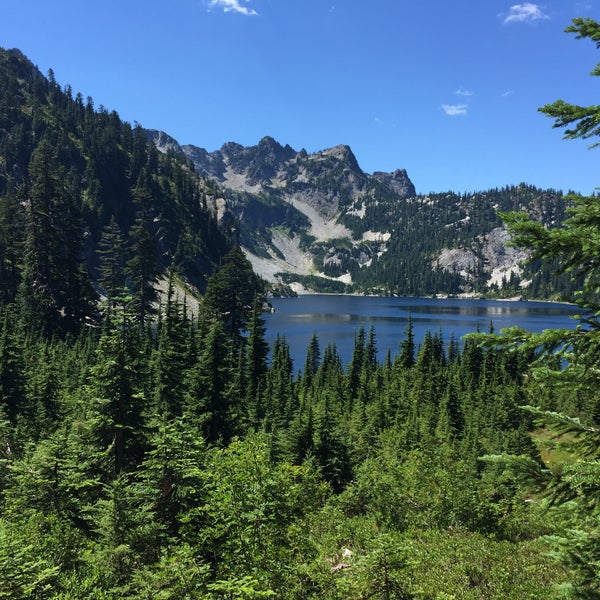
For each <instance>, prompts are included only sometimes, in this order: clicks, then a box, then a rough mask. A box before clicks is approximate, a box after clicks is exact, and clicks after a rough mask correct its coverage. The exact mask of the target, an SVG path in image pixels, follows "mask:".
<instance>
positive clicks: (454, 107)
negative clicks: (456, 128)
mask: <svg viewBox="0 0 600 600" xmlns="http://www.w3.org/2000/svg"><path fill="white" fill-rule="evenodd" d="M467 108H468V107H467V105H466V104H442V110H443V111H444V112H445V113H446V114H447V115H448V116H449V117H456V116H457V115H466V114H467Z"/></svg>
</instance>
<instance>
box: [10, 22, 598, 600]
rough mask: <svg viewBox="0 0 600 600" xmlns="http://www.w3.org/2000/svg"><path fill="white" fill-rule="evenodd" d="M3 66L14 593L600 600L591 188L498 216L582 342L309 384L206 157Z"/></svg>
mask: <svg viewBox="0 0 600 600" xmlns="http://www.w3.org/2000/svg"><path fill="white" fill-rule="evenodd" d="M571 31H574V32H575V33H577V34H578V35H579V36H580V37H590V38H591V39H593V40H596V39H598V37H599V35H600V25H598V24H596V23H594V22H590V21H587V20H576V21H574V25H573V27H572V28H571ZM0 58H1V61H2V62H1V65H2V69H1V70H0V73H1V74H2V75H1V76H2V80H1V81H0V83H1V85H0V91H1V92H2V103H1V104H0V148H1V154H0V156H1V157H2V163H1V164H0V207H1V212H0V251H1V269H2V271H1V279H0V281H1V289H0V598H11V599H31V598H35V599H46V598H48V599H50V598H52V599H57V600H59V599H60V600H65V599H81V600H83V599H86V600H87V599H89V598H94V599H99V600H102V599H115V600H116V599H121V598H133V599H140V600H141V599H173V600H175V599H190V600H191V599H198V600H209V599H210V600H217V599H257V598H281V599H290V600H291V599H294V600H299V599H308V598H313V599H326V600H327V599H329V600H349V599H354V600H367V599H376V598H378V599H383V600H390V599H419V600H451V599H461V600H462V599H464V600H471V599H472V600H475V599H484V598H485V599H498V600H500V599H502V600H510V599H514V600H522V599H524V598H529V599H539V598H566V597H577V598H598V597H600V584H599V581H600V572H599V567H598V565H599V562H598V557H599V556H600V547H599V540H600V535H599V530H600V528H599V525H598V523H599V517H600V515H599V507H600V486H599V484H598V482H599V481H600V477H599V462H598V456H599V448H600V441H599V440H600V432H599V429H598V426H599V423H600V401H599V396H598V389H599V385H600V381H599V379H598V373H599V372H600V371H599V368H600V365H599V358H598V357H599V356H600V353H599V352H598V339H597V338H598V331H599V329H600V327H599V324H598V319H597V317H596V316H595V315H598V314H600V312H599V311H600V305H599V304H598V262H597V257H598V248H600V230H599V228H598V220H597V198H596V197H592V198H581V197H573V198H571V206H572V208H571V212H570V213H569V215H568V218H567V219H566V220H565V222H564V225H563V226H562V227H554V228H548V227H545V226H544V225H543V224H542V223H540V222H539V221H538V220H535V219H531V218H530V216H528V214H527V213H523V212H512V213H510V214H506V215H505V219H506V222H507V223H508V225H509V227H510V231H511V233H512V234H513V235H514V236H515V240H516V242H517V243H518V244H520V245H521V246H523V247H525V248H527V249H529V250H530V251H531V252H533V257H534V259H535V260H539V261H546V262H545V264H550V263H551V262H554V263H555V264H556V265H557V269H558V270H556V271H555V274H556V276H558V275H560V274H566V276H567V277H569V278H571V279H572V280H573V281H578V282H580V286H579V287H578V288H577V290H576V291H577V292H578V294H577V298H578V301H579V302H580V304H581V307H582V315H583V316H582V321H581V324H580V326H579V327H577V328H575V327H574V328H573V330H572V331H548V332H544V333H542V334H535V335H533V334H529V333H528V332H526V331H522V330H517V329H511V330H508V331H505V332H500V333H499V332H492V331H490V332H479V333H477V334H473V335H472V336H471V337H469V338H468V339H466V340H463V341H462V342H461V343H459V341H458V340H455V339H452V338H450V339H446V338H444V335H443V332H430V333H429V334H428V335H427V336H426V337H425V339H424V341H423V343H422V344H420V345H418V346H417V345H416V344H415V340H414V336H413V329H412V323H411V322H410V321H409V322H408V323H407V327H406V331H405V335H404V337H403V339H399V340H398V345H399V350H400V351H399V353H398V356H397V357H396V358H395V359H394V360H392V359H391V357H390V356H389V355H388V356H379V355H378V352H377V332H376V331H375V330H369V331H366V330H364V329H361V330H359V331H357V332H356V337H355V344H354V353H353V356H352V360H351V362H350V364H349V365H348V367H347V368H346V367H343V366H342V364H341V361H340V358H339V355H338V353H337V350H336V348H335V346H333V345H328V346H327V347H325V348H322V347H321V346H320V343H319V339H318V336H317V335H315V336H313V339H312V340H311V343H310V345H309V347H308V348H307V352H306V359H305V361H304V363H303V364H302V365H293V364H292V362H291V360H290V355H289V347H288V344H287V342H286V340H285V338H283V337H279V338H278V339H277V340H276V342H275V344H274V347H273V348H271V349H269V348H268V347H267V344H266V343H265V330H264V322H263V319H262V300H263V296H264V289H263V282H262V281H261V280H260V279H258V278H257V276H256V275H255V273H254V272H253V270H252V268H251V264H250V262H249V261H248V260H247V258H246V257H245V255H244V253H243V252H242V250H241V249H240V248H239V247H238V246H237V245H234V244H232V243H231V242H230V241H229V240H228V238H227V237H226V236H225V234H224V233H223V232H222V231H221V230H219V229H218V228H217V227H216V220H215V218H214V217H213V216H212V215H211V213H210V211H207V210H205V207H204V194H206V195H209V192H210V190H211V189H212V188H211V187H210V185H209V184H208V183H206V182H204V181H203V180H202V179H200V178H199V177H197V176H196V175H195V174H194V171H193V169H192V167H191V165H190V164H189V163H187V162H185V161H182V160H181V158H180V157H178V156H174V155H173V154H169V153H167V154H165V155H160V154H158V152H157V151H156V150H155V149H153V148H152V147H150V146H148V145H147V143H146V140H145V135H144V134H143V132H142V131H141V130H140V129H139V128H137V127H135V128H131V127H130V126H129V125H127V124H125V123H123V122H121V121H120V119H119V118H118V116H117V115H116V113H108V112H107V111H105V110H103V109H99V110H95V109H94V108H93V105H92V102H91V100H88V101H87V102H86V103H84V102H83V101H82V99H81V98H80V97H75V98H72V97H71V94H70V93H69V92H68V90H67V91H65V90H61V89H60V87H59V86H58V85H57V84H56V83H55V82H54V81H53V78H52V77H50V78H49V80H46V79H44V78H43V77H41V75H39V73H38V72H37V71H36V70H35V69H33V68H32V67H31V65H30V64H29V63H28V62H27V61H26V60H25V58H24V57H23V56H22V55H20V53H18V52H15V51H11V52H2V53H1V54H0ZM544 110H545V111H546V112H547V114H550V115H551V116H553V117H554V118H556V119H557V121H558V122H559V124H560V122H561V121H562V122H563V123H564V122H573V120H574V118H573V117H572V115H571V120H570V121H569V118H570V117H569V111H570V108H569V106H568V105H565V104H564V103H563V104H556V105H549V106H548V107H545V109H544ZM598 110H599V109H598V108H597V107H590V109H588V112H589V115H591V117H593V118H592V119H591V121H590V120H587V121H585V115H583V116H582V112H581V109H580V110H579V111H577V113H576V115H578V116H576V118H575V120H577V119H582V118H583V119H584V125H585V123H587V124H588V125H589V124H590V122H593V123H597V122H598V118H597V117H598ZM594 126H595V125H594ZM588 132H589V128H588V129H587V130H582V131H581V132H580V133H581V135H585V134H587V133H588ZM541 208H542V209H543V208H544V207H543V206H542V207H541ZM163 272H165V273H167V286H166V292H165V293H164V294H163V295H162V296H160V297H159V296H158V294H157V278H158V275H159V274H160V273H163ZM184 278H188V279H189V281H190V282H192V283H195V284H196V285H197V286H198V287H199V288H201V289H202V291H203V297H202V300H201V302H200V303H199V305H198V306H197V307H194V310H191V307H190V306H189V305H188V304H187V303H186V301H185V300H181V298H180V295H179V294H178V291H177V290H178V289H180V287H181V282H182V280H183V279H184ZM584 311H587V312H585V313H584Z"/></svg>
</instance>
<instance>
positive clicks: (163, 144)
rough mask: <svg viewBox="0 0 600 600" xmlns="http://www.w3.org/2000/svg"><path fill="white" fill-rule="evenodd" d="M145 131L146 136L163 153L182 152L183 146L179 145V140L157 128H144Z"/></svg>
mask: <svg viewBox="0 0 600 600" xmlns="http://www.w3.org/2000/svg"><path fill="white" fill-rule="evenodd" d="M145 133H146V138H147V139H148V140H150V141H151V142H153V143H154V145H155V146H156V148H157V149H158V150H159V151H160V152H164V153H165V154H166V153H167V152H170V151H172V152H177V153H182V152H183V148H182V147H181V146H180V145H179V142H178V141H177V140H176V139H175V138H172V137H171V136H170V135H169V134H167V133H165V132H164V131H160V130H158V129H146V130H145Z"/></svg>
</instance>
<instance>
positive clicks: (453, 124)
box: [0, 0, 600, 193]
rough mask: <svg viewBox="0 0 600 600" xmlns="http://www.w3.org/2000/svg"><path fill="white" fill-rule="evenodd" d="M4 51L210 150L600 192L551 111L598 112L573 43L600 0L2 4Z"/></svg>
mask: <svg viewBox="0 0 600 600" xmlns="http://www.w3.org/2000/svg"><path fill="white" fill-rule="evenodd" d="M0 8H1V15H2V17H1V19H0V46H2V47H4V48H19V49H20V50H22V51H23V52H24V53H25V54H26V55H27V56H28V57H29V58H30V59H31V60H32V61H33V62H34V63H35V64H36V65H37V66H38V67H39V68H40V70H41V71H42V72H43V73H44V74H46V73H47V71H48V69H50V68H52V69H53V70H54V73H55V76H56V79H57V81H58V82H59V83H60V84H62V85H66V84H70V85H71V86H72V88H73V91H74V92H75V93H77V92H81V93H82V94H83V96H84V98H86V97H87V96H91V97H92V98H93V99H94V102H95V105H96V106H97V107H98V106H100V105H103V106H104V107H106V108H107V109H108V110H116V111H117V112H118V113H119V115H120V116H121V117H122V118H123V119H125V120H127V121H130V122H132V123H133V122H134V121H136V122H138V123H140V124H141V125H142V126H144V127H148V128H155V129H162V130H164V131H166V132H167V133H169V134H170V135H172V136H173V137H175V138H176V139H177V140H178V141H179V142H180V143H182V144H195V145H197V146H201V147H204V148H206V149H207V150H209V151H212V150H216V149H218V148H220V147H221V145H222V144H224V143H225V142H228V141H236V142H239V143H241V144H244V145H254V144H256V143H257V142H258V141H259V140H260V139H261V138H262V137H264V136H265V135H270V136H272V137H274V138H275V139H276V140H278V141H279V142H280V143H282V144H290V145H291V146H292V147H293V148H295V149H296V150H300V149H302V148H305V149H306V150H307V151H308V152H315V151H318V150H322V149H324V148H328V147H331V146H334V145H336V144H348V145H350V146H351V148H352V150H353V151H354V154H355V155H356V157H357V159H358V162H359V164H360V166H361V167H362V169H363V170H365V171H367V172H373V171H376V170H381V171H392V170H394V169H397V168H405V169H406V170H407V171H408V174H409V177H410V178H411V179H412V181H413V183H414V184H415V186H416V188H417V192H419V193H428V192H441V191H447V190H452V191H456V192H469V191H482V190H486V189H489V188H492V187H502V186H504V185H511V184H518V183H520V182H526V183H530V184H533V185H536V186H539V187H543V188H548V187H551V188H554V189H562V190H565V191H566V190H569V189H572V190H576V191H580V192H582V193H591V192H592V191H593V190H594V189H595V188H596V187H598V186H600V170H599V169H598V164H599V161H600V148H599V149H595V150H588V149H587V145H588V142H585V141H579V140H577V141H568V140H563V139H562V135H563V132H562V131H561V130H556V129H553V128H552V120H551V119H549V118H548V117H545V116H544V115H542V114H540V113H538V111H537V108H538V107H540V106H542V105H543V104H546V103H549V102H553V101H554V100H557V99H559V98H561V99H564V100H565V101H568V102H573V103H576V104H581V105H586V106H587V105H589V104H596V103H600V101H599V98H600V79H599V78H597V77H591V76H590V75H589V73H590V71H591V70H592V68H593V67H594V66H595V65H596V63H597V62H599V61H600V52H599V51H598V50H596V48H595V46H594V44H593V43H592V42H590V41H589V40H576V39H575V37H574V36H573V35H572V34H566V33H564V29H565V27H567V26H568V25H569V24H570V22H571V19H572V18H573V17H577V16H589V17H592V18H595V19H598V20H600V0H598V2H595V1H589V2H585V1H583V2H579V1H575V0H573V1H571V0H547V1H545V2H543V3H531V2H516V1H515V0H508V1H504V0H439V1H437V0H429V1H423V0H410V1H408V0H370V1H369V2H366V1H364V0H169V1H168V2H167V1H165V0H143V1H142V0H118V1H117V0H105V1H104V2H92V3H84V2H81V1H80V0H77V1H76V0H56V1H55V2H48V0H0Z"/></svg>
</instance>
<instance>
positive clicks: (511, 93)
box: [500, 90, 514, 98]
mask: <svg viewBox="0 0 600 600" xmlns="http://www.w3.org/2000/svg"><path fill="white" fill-rule="evenodd" d="M513 94H514V92H513V91H512V90H506V91H505V92H502V93H501V94H500V96H502V98H508V97H509V96H512V95H513Z"/></svg>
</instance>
